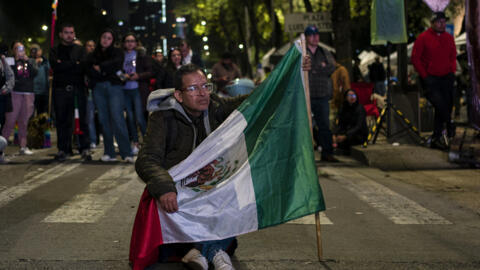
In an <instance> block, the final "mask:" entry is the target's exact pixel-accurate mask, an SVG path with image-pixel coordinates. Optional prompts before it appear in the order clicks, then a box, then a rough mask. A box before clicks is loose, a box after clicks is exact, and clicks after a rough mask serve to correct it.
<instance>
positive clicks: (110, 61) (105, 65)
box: [88, 29, 133, 163]
mask: <svg viewBox="0 0 480 270" xmlns="http://www.w3.org/2000/svg"><path fill="white" fill-rule="evenodd" d="M114 41H115V38H114V33H113V31H112V30H110V29H107V30H104V31H103V32H102V34H101V36H100V41H99V42H98V46H97V47H96V48H95V50H94V51H93V53H92V54H91V55H90V57H89V60H88V63H89V64H88V66H89V74H90V81H91V83H92V85H93V100H94V102H95V105H96V106H97V109H98V117H99V119H100V124H101V125H102V132H103V145H104V155H103V156H102V157H101V159H100V160H101V161H103V162H112V161H116V160H117V158H116V153H115V146H114V144H113V136H114V135H115V139H116V141H117V143H118V147H119V150H120V156H121V158H122V159H124V160H125V161H126V162H128V163H132V162H133V153H132V148H131V147H130V142H129V139H128V130H127V124H126V121H125V117H124V116H123V110H124V108H125V96H124V94H123V84H124V81H123V80H125V79H126V78H125V76H124V75H125V74H124V73H123V72H122V68H123V58H124V53H123V51H122V49H120V48H116V47H114V46H113V44H114Z"/></svg>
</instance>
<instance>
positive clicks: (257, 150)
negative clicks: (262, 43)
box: [238, 47, 325, 228]
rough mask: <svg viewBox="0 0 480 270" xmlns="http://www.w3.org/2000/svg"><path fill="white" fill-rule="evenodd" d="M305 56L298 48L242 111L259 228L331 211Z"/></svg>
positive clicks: (282, 62) (289, 53) (245, 104)
mask: <svg viewBox="0 0 480 270" xmlns="http://www.w3.org/2000/svg"><path fill="white" fill-rule="evenodd" d="M300 60H301V54H300V53H299V52H298V50H297V49H296V48H295V47H292V48H291V49H290V50H289V52H288V53H287V54H286V55H285V56H284V57H283V59H282V61H281V62H280V63H279V65H277V67H276V69H275V70H274V71H273V72H272V74H271V75H270V76H269V77H268V78H267V80H266V81H265V82H264V83H263V84H262V85H260V86H259V88H258V89H256V90H255V92H254V93H253V94H252V95H251V96H250V97H249V98H248V99H247V100H246V102H244V103H243V104H242V106H241V107H240V108H239V109H238V110H239V111H240V112H241V113H242V114H243V115H244V117H245V119H246V121H247V123H248V126H247V128H246V129H245V131H244V134H245V141H246V146H247V152H248V158H249V163H250V167H251V175H252V181H253V186H254V190H255V198H256V203H257V214H258V223H259V224H258V228H264V227H267V226H272V225H276V224H280V223H283V222H286V221H288V220H291V219H295V218H299V217H302V216H304V215H308V214H311V213H314V212H317V211H320V210H324V209H325V204H324V200H323V195H322V191H321V188H320V185H319V184H318V176H317V172H316V166H315V160H314V155H313V147H312V143H311V137H310V130H309V124H308V117H307V111H306V105H305V95H304V92H303V85H302V79H301V73H300V70H301V69H300V65H301V61H300Z"/></svg>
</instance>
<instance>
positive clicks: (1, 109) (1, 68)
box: [0, 43, 15, 134]
mask: <svg viewBox="0 0 480 270" xmlns="http://www.w3.org/2000/svg"><path fill="white" fill-rule="evenodd" d="M7 52H8V46H7V45H6V44H4V43H1V44H0V134H1V131H2V129H1V127H3V126H4V125H5V113H7V112H11V111H12V96H11V91H12V90H13V86H14V85H15V75H13V71H12V68H10V66H9V65H8V63H7V60H6V58H5V56H6V55H7Z"/></svg>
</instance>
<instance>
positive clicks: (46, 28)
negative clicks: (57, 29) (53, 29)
mask: <svg viewBox="0 0 480 270" xmlns="http://www.w3.org/2000/svg"><path fill="white" fill-rule="evenodd" d="M42 30H43V31H45V32H46V31H47V30H48V26H46V25H45V24H44V25H42Z"/></svg>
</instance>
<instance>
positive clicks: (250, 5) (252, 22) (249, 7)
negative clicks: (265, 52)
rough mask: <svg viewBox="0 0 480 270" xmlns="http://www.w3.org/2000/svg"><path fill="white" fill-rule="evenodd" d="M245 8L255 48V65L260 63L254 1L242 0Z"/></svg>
mask: <svg viewBox="0 0 480 270" xmlns="http://www.w3.org/2000/svg"><path fill="white" fill-rule="evenodd" d="M244 1H245V4H246V6H247V11H248V17H249V19H250V25H251V28H250V31H251V34H252V39H253V47H254V48H255V64H258V63H260V38H259V34H258V30H257V17H256V16H255V0H244Z"/></svg>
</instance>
